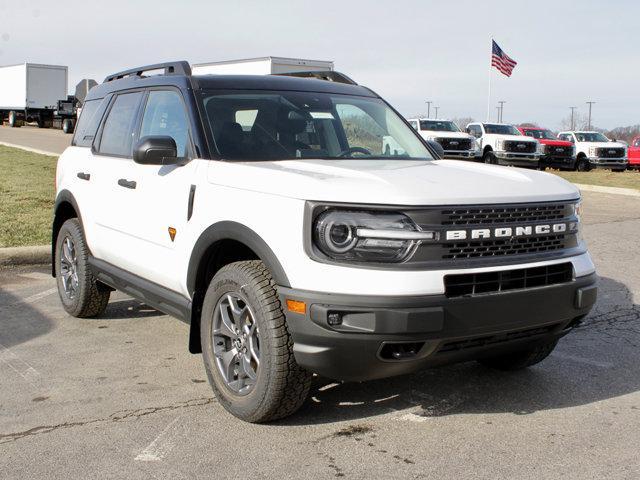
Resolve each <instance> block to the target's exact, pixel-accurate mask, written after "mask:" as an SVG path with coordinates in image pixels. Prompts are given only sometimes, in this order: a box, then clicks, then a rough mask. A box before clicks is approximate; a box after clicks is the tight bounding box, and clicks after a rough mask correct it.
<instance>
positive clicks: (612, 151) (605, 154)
mask: <svg viewBox="0 0 640 480" xmlns="http://www.w3.org/2000/svg"><path fill="white" fill-rule="evenodd" d="M597 153H598V157H600V158H621V157H624V148H607V147H603V148H598V152H597Z"/></svg>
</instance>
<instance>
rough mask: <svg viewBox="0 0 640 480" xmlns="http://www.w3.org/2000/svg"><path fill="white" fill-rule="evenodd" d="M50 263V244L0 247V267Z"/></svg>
mask: <svg viewBox="0 0 640 480" xmlns="http://www.w3.org/2000/svg"><path fill="white" fill-rule="evenodd" d="M49 263H51V245H38V246H35V247H8V248H0V267H8V266H13V265H43V264H49Z"/></svg>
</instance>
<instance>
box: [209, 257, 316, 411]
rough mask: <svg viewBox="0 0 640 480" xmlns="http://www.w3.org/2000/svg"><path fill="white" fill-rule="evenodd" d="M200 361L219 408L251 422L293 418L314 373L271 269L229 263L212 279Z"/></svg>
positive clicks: (249, 263)
mask: <svg viewBox="0 0 640 480" xmlns="http://www.w3.org/2000/svg"><path fill="white" fill-rule="evenodd" d="M200 339H201V342H202V356H203V360H204V365H205V368H206V371H207V376H208V378H209V383H210V384H211V387H212V389H213V391H214V393H215V395H216V397H217V399H218V401H219V402H220V404H221V405H222V406H223V407H224V408H225V409H226V410H227V411H229V412H230V413H231V414H233V415H235V416H236V417H238V418H240V419H242V420H245V421H247V422H266V421H270V420H276V419H278V418H283V417H286V416H288V415H291V414H292V413H294V412H295V411H296V410H298V408H300V406H301V405H302V404H303V403H304V401H305V399H306V398H307V395H308V393H309V388H310V386H311V374H310V373H309V372H307V371H305V370H303V369H302V368H301V367H299V366H298V365H297V363H296V361H295V358H294V356H293V341H292V339H291V335H290V334H289V330H288V328H287V323H286V320H285V316H284V313H283V312H282V307H281V305H280V301H279V300H278V295H277V293H276V290H275V282H274V280H273V279H272V278H271V274H270V273H269V270H268V269H267V268H266V267H265V265H264V264H263V263H262V262H261V261H258V260H251V261H243V262H235V263H232V264H229V265H227V266H225V267H223V268H222V269H220V271H218V273H217V274H216V275H215V276H214V277H213V280H212V281H211V283H210V285H209V288H208V289H207V293H206V295H205V299H204V304H203V308H202V316H201V320H200Z"/></svg>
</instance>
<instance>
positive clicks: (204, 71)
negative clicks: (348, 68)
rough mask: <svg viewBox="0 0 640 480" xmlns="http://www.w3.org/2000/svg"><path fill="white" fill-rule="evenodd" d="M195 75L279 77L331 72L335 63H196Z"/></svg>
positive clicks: (266, 60)
mask: <svg viewBox="0 0 640 480" xmlns="http://www.w3.org/2000/svg"><path fill="white" fill-rule="evenodd" d="M191 71H192V73H193V75H208V74H213V75H277V74H285V73H295V72H331V71H333V62H331V61H327V60H307V59H304V58H286V57H258V58H246V59H242V60H227V61H223V62H209V63H196V64H194V65H193V66H192V67H191Z"/></svg>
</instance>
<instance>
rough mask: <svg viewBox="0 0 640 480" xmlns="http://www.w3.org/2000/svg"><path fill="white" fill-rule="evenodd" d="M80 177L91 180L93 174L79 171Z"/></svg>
mask: <svg viewBox="0 0 640 480" xmlns="http://www.w3.org/2000/svg"><path fill="white" fill-rule="evenodd" d="M78 178H79V179H80V180H87V181H88V180H90V179H91V174H89V173H84V172H78Z"/></svg>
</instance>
